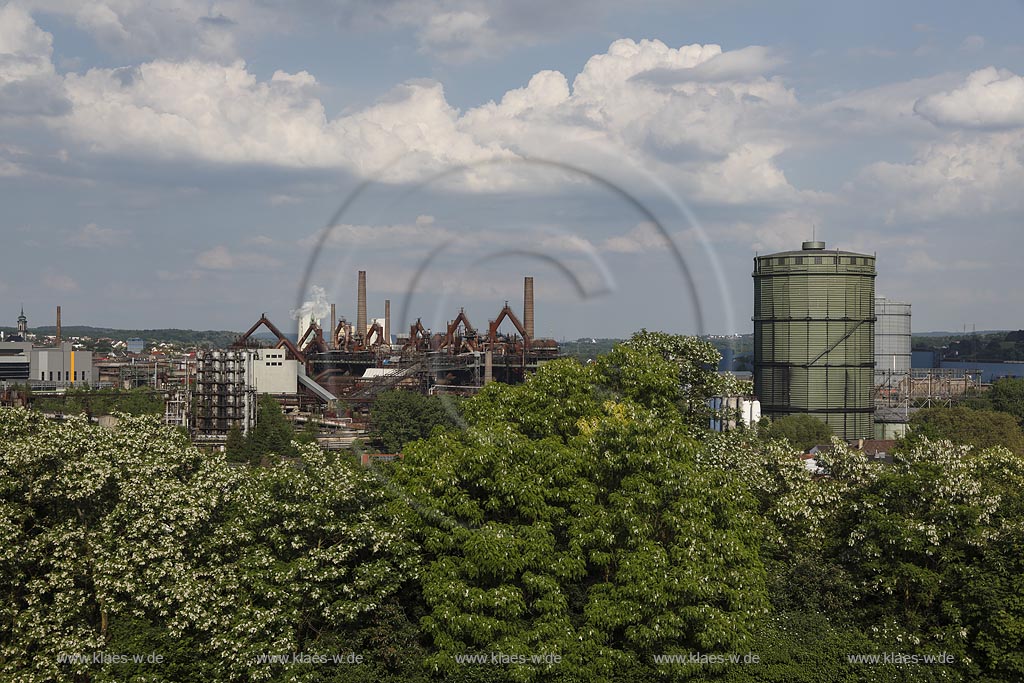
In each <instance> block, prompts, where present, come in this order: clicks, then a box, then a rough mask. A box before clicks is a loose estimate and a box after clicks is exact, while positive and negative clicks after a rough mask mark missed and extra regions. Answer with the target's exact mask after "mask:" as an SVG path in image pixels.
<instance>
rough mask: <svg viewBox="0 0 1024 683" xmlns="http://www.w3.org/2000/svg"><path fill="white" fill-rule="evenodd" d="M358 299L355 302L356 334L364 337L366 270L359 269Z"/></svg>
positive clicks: (360, 337)
mask: <svg viewBox="0 0 1024 683" xmlns="http://www.w3.org/2000/svg"><path fill="white" fill-rule="evenodd" d="M358 296H359V301H358V303H357V304H356V336H357V337H358V338H359V339H363V338H364V337H366V271H365V270H360V271H359V294H358Z"/></svg>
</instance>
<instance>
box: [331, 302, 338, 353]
mask: <svg viewBox="0 0 1024 683" xmlns="http://www.w3.org/2000/svg"><path fill="white" fill-rule="evenodd" d="M336 329H338V307H337V306H336V305H335V304H331V337H330V346H331V348H332V349H336V348H338V343H337V342H338V338H337V337H336V336H335V334H334V330H336Z"/></svg>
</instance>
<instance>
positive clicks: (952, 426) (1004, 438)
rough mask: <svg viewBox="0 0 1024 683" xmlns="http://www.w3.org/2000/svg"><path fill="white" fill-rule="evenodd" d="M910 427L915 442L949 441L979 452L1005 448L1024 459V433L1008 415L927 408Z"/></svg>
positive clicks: (970, 410)
mask: <svg viewBox="0 0 1024 683" xmlns="http://www.w3.org/2000/svg"><path fill="white" fill-rule="evenodd" d="M910 424H911V427H912V433H911V435H910V437H909V440H910V441H911V442H913V441H914V440H915V439H916V438H919V437H926V438H929V439H948V440H950V441H952V442H953V443H955V444H961V445H968V446H974V447H976V448H979V449H981V448H991V447H993V446H1004V447H1006V448H1009V449H1010V450H1012V451H1014V452H1015V453H1018V454H1021V455H1024V433H1022V432H1021V429H1020V425H1018V424H1017V421H1016V420H1015V419H1014V417H1013V416H1012V415H1010V414H1008V413H1005V412H998V411H994V410H973V409H971V408H965V407H962V406H957V407H953V408H925V409H923V410H919V411H918V412H916V413H914V415H913V416H912V417H911V418H910Z"/></svg>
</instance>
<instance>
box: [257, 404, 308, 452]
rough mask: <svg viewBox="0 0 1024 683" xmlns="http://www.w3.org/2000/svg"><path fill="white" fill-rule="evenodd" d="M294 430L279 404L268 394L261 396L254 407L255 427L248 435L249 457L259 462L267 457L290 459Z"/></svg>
mask: <svg viewBox="0 0 1024 683" xmlns="http://www.w3.org/2000/svg"><path fill="white" fill-rule="evenodd" d="M294 438H295V430H294V429H293V428H292V425H291V423H290V422H288V419H287V418H286V417H285V416H284V412H283V411H282V410H281V404H280V403H278V402H277V400H276V399H275V398H274V397H273V396H270V395H268V394H262V395H261V396H260V397H259V402H258V404H257V406H256V426H255V427H253V428H252V430H251V431H250V433H249V457H250V459H255V460H257V461H258V460H259V459H260V458H262V457H264V456H267V455H277V456H281V457H292V456H294V455H296V450H295V448H294V447H293V446H292V440H293V439H294Z"/></svg>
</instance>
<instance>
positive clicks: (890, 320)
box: [875, 297, 911, 386]
mask: <svg viewBox="0 0 1024 683" xmlns="http://www.w3.org/2000/svg"><path fill="white" fill-rule="evenodd" d="M875 315H876V316H877V318H878V320H876V321H875V386H882V385H885V384H888V383H893V384H896V383H898V382H899V379H900V378H902V377H905V376H906V375H908V374H910V361H911V344H910V304H908V303H904V302H900V301H891V300H889V299H886V298H885V297H879V298H877V299H875Z"/></svg>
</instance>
